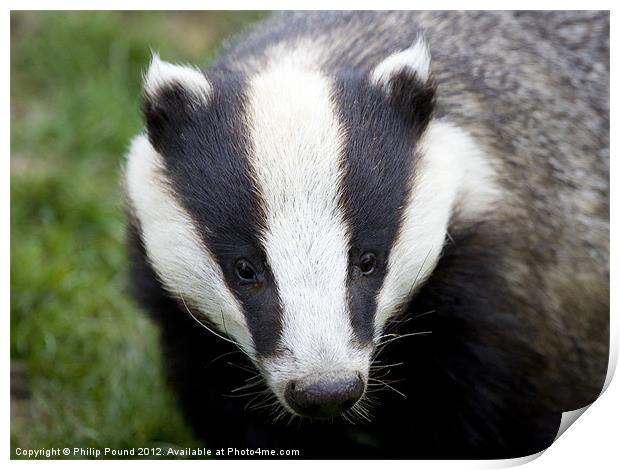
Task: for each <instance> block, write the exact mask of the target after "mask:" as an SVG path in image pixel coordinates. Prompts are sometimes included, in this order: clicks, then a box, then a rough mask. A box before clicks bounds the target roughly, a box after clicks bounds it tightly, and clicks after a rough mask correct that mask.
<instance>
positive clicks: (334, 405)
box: [285, 372, 364, 418]
mask: <svg viewBox="0 0 620 470" xmlns="http://www.w3.org/2000/svg"><path fill="white" fill-rule="evenodd" d="M363 393H364V381H363V379H362V377H361V375H360V374H358V373H355V372H328V373H320V374H312V375H308V376H306V377H303V378H301V379H298V380H291V381H290V382H289V383H288V384H287V386H286V390H285V399H286V402H287V403H288V405H289V406H290V407H291V408H293V410H295V411H296V412H297V413H299V414H300V415H302V416H307V417H310V418H329V417H332V416H338V415H339V414H341V413H343V412H344V411H346V410H348V409H349V408H351V407H352V406H353V405H355V403H356V402H357V400H359V399H360V397H361V396H362V394H363Z"/></svg>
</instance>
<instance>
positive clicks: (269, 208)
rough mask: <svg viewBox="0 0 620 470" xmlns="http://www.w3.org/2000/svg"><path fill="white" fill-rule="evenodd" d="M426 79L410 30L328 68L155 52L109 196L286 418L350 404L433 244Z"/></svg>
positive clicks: (439, 224) (432, 145) (433, 179)
mask: <svg viewBox="0 0 620 470" xmlns="http://www.w3.org/2000/svg"><path fill="white" fill-rule="evenodd" d="M429 73H430V57H429V53H428V51H427V49H426V46H425V45H424V44H423V42H421V41H418V42H416V44H415V45H414V46H413V47H411V48H410V49H407V50H405V51H401V52H397V53H395V54H393V55H391V56H388V57H386V58H385V59H384V60H383V61H381V62H380V63H378V64H377V65H376V67H375V68H374V69H373V70H370V71H352V70H349V71H343V72H342V73H338V74H336V75H333V76H328V75H326V74H324V73H323V72H321V71H319V70H318V69H312V68H311V67H301V66H299V65H298V64H296V63H295V61H294V60H290V61H287V60H283V61H278V62H274V63H273V65H272V66H270V67H268V68H267V69H265V70H264V71H263V72H261V73H258V74H246V75H244V74H241V73H236V72H231V71H230V70H218V69H213V70H210V71H208V72H206V73H203V72H202V71H200V70H198V69H195V68H192V67H188V66H181V65H173V64H169V63H166V62H162V61H160V60H159V58H158V57H154V59H153V61H152V64H151V66H150V69H149V70H148V73H147V74H146V77H145V82H144V95H145V100H144V115H145V128H146V132H145V134H144V135H141V136H138V137H137V138H136V139H135V140H134V142H133V144H132V147H131V150H130V154H129V158H128V163H127V169H126V189H127V194H128V201H129V205H130V207H131V210H132V214H133V216H134V217H135V219H136V225H137V226H138V227H139V229H140V234H141V237H142V242H143V244H144V246H145V249H146V253H147V256H148V260H149V262H150V263H151V265H152V267H153V268H154V270H155V272H156V273H157V275H158V276H159V278H160V280H161V282H162V283H163V285H164V286H165V287H166V288H167V289H168V290H169V292H170V293H171V294H172V295H173V296H175V297H176V298H178V299H179V301H180V302H182V304H185V305H186V306H187V307H188V309H189V310H190V311H191V312H193V313H194V314H196V315H199V316H200V317H201V320H206V321H208V323H209V324H210V325H211V326H212V327H214V328H216V329H217V330H218V331H219V333H220V334H222V335H225V336H227V337H228V338H231V339H232V340H233V341H235V342H236V343H238V345H239V346H240V347H241V348H242V349H243V350H244V351H245V352H246V353H247V354H248V355H249V356H250V357H251V358H252V359H253V361H254V363H255V365H256V366H257V367H258V369H259V370H260V372H261V374H262V375H263V376H264V378H265V380H266V382H267V384H268V385H269V387H270V388H271V390H272V391H273V393H274V394H275V395H276V396H277V398H278V399H279V401H280V402H281V403H282V404H283V405H284V406H285V407H286V408H287V409H288V410H289V411H291V412H293V413H295V414H298V415H303V416H311V417H320V416H334V415H338V414H340V413H342V412H344V411H345V410H347V409H348V408H349V407H351V406H353V405H354V404H355V403H356V402H357V401H358V400H359V399H360V397H362V395H363V394H364V391H365V389H366V384H367V381H368V376H369V367H370V363H371V359H372V356H373V351H374V348H375V346H376V344H377V343H378V341H380V339H381V335H382V331H383V328H384V326H385V324H386V322H387V320H388V319H389V318H390V317H392V316H394V315H395V314H397V313H398V311H399V310H400V309H401V307H402V306H403V305H405V304H406V303H407V300H408V299H409V298H410V296H411V294H412V292H413V291H414V290H415V287H416V285H418V284H419V283H420V282H422V281H423V280H424V279H425V278H426V277H427V275H428V274H429V273H430V272H431V270H432V269H433V267H434V266H435V263H436V261H437V258H438V256H439V253H440V251H441V249H442V244H443V241H444V237H445V235H446V228H447V224H448V219H449V216H450V210H451V207H452V204H453V201H454V197H455V190H454V188H455V187H456V186H458V184H457V182H456V178H457V177H456V176H453V175H452V172H453V170H454V169H452V168H449V165H445V155H446V154H449V153H451V151H452V150H455V149H454V148H451V147H450V145H454V142H455V140H454V139H452V140H450V142H452V144H450V142H446V141H445V139H443V140H442V136H443V135H444V134H445V133H446V132H450V130H448V131H446V129H443V130H442V129H441V128H440V127H441V126H439V127H437V126H435V128H433V124H430V125H429V120H430V118H431V114H432V109H433V103H434V93H435V90H434V88H433V86H432V83H431V79H430V75H429ZM433 129H434V130H433ZM457 140H458V139H457ZM461 144H462V142H461ZM457 145H458V144H457ZM442 161H443V163H438V162H442Z"/></svg>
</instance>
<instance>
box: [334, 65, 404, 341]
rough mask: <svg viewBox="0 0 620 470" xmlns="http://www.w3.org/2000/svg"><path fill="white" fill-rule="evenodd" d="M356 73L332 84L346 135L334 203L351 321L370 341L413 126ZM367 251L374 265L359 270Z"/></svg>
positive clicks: (399, 205)
mask: <svg viewBox="0 0 620 470" xmlns="http://www.w3.org/2000/svg"><path fill="white" fill-rule="evenodd" d="M382 93H383V92H382V91H381V90H379V89H378V88H377V87H376V86H373V85H372V84H370V83H369V81H368V80H367V78H366V77H365V76H362V75H355V74H348V75H344V76H341V77H340V79H339V80H338V82H337V85H336V87H335V93H334V94H335V98H336V101H337V102H338V105H339V109H340V118H341V121H342V123H343V124H344V125H345V127H346V136H347V141H346V145H345V148H344V153H343V156H342V159H341V165H342V167H343V174H344V180H343V185H342V188H341V193H340V203H341V205H342V207H343V209H344V212H345V217H346V220H347V223H348V225H349V233H350V237H351V240H350V241H351V247H352V248H351V251H350V263H349V266H350V268H349V270H350V272H349V276H348V286H347V289H348V299H349V307H350V311H351V323H352V326H353V331H354V332H355V335H356V337H357V339H358V341H360V343H362V344H367V343H369V342H370V341H372V338H373V335H374V315H375V310H376V307H377V294H378V293H379V291H380V289H381V286H382V285H383V280H384V278H385V274H386V271H387V262H388V255H389V252H390V249H391V247H392V245H393V243H394V240H395V238H396V236H397V233H398V229H399V226H400V223H401V217H402V213H403V210H404V208H405V206H406V203H407V200H408V195H409V190H410V187H409V186H410V184H409V181H410V180H411V174H412V171H413V162H412V160H413V155H414V140H415V137H414V132H413V131H412V129H411V127H410V126H408V125H407V121H406V120H405V119H403V116H402V115H401V114H400V112H399V111H398V110H396V109H394V108H393V107H391V106H390V105H389V104H388V100H387V98H386V97H385V96H384V95H383V94H382ZM366 251H372V252H373V253H374V254H375V255H376V258H377V269H375V272H373V273H372V274H371V275H369V276H361V275H360V271H359V269H357V268H356V267H355V265H356V264H357V262H358V260H359V258H360V256H361V255H362V254H363V253H364V252H366Z"/></svg>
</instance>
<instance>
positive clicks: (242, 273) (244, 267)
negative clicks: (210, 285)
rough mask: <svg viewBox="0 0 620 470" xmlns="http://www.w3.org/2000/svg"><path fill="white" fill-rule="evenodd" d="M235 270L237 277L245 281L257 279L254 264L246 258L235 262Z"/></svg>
mask: <svg viewBox="0 0 620 470" xmlns="http://www.w3.org/2000/svg"><path fill="white" fill-rule="evenodd" d="M235 271H236V273H237V277H238V278H239V279H240V280H242V281H244V282H256V281H257V278H256V271H255V270H254V266H252V265H251V264H250V262H249V261H247V260H245V259H240V260H238V261H237V263H236V264H235Z"/></svg>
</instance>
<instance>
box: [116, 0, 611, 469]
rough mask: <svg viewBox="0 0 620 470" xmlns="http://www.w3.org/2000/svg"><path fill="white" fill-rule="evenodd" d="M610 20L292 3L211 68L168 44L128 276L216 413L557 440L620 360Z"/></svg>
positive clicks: (281, 421)
mask: <svg viewBox="0 0 620 470" xmlns="http://www.w3.org/2000/svg"><path fill="white" fill-rule="evenodd" d="M608 38H609V15H608V13H606V12H602V13H601V12H518V13H517V12H402V11H393V12H346V11H342V12H285V13H279V14H275V15H273V16H272V17H270V18H268V19H267V20H265V21H264V22H262V23H259V24H258V25H256V26H254V27H253V28H252V29H251V30H249V31H246V32H245V33H243V34H242V35H241V36H240V37H239V38H237V39H236V40H233V41H232V42H229V43H228V44H226V45H225V47H224V48H223V51H222V53H221V54H220V55H219V58H217V59H216V60H214V61H213V62H211V63H210V64H209V66H208V68H207V69H206V70H201V69H199V68H197V67H194V66H190V65H182V64H178V63H174V62H165V61H163V60H161V59H160V58H159V57H158V55H154V56H153V59H152V62H151V64H150V66H149V68H148V71H147V72H146V73H145V76H144V86H143V95H144V98H143V109H142V111H143V116H144V131H143V132H142V133H140V134H139V135H138V136H136V137H135V139H134V140H133V142H132V143H131V146H130V150H129V152H128V156H127V161H126V168H125V171H124V188H125V194H126V207H127V211H126V212H127V220H128V227H129V229H128V232H129V248H130V259H131V266H132V269H131V281H132V285H133V291H134V292H135V296H136V298H137V299H138V301H139V302H140V304H141V305H142V306H143V307H144V309H145V310H147V311H148V312H149V313H150V315H151V316H152V318H154V319H155V320H156V321H157V324H158V325H159V327H160V328H159V331H160V332H161V344H162V357H163V360H164V362H165V369H166V371H167V375H168V377H169V379H170V383H171V384H172V387H173V389H174V390H175V392H176V395H177V396H178V398H179V400H178V402H179V404H180V407H181V409H182V410H183V413H184V415H185V417H186V418H187V420H188V422H189V423H190V425H191V427H192V429H193V430H194V431H195V433H196V435H197V436H199V437H200V438H202V439H204V441H205V442H206V443H207V444H208V445H209V446H212V447H213V448H220V447H222V448H239V449H246V448H250V449H257V448H263V449H273V450H276V451H277V450H287V449H288V450H291V449H297V450H298V451H299V454H298V456H299V457H301V458H327V457H333V458H510V457H518V456H524V455H528V454H532V453H534V452H538V451H541V450H543V449H544V448H546V447H547V446H549V445H550V444H551V443H552V441H553V439H554V437H555V436H556V433H557V431H558V426H559V422H560V418H561V414H562V412H563V411H567V410H572V409H576V408H581V407H583V406H585V405H587V404H589V403H591V402H592V401H593V400H594V399H595V398H596V397H597V396H598V394H599V393H600V392H601V390H602V386H603V383H604V380H605V375H606V370H607V358H608V342H609V102H608V96H609V41H608ZM277 455H279V454H277Z"/></svg>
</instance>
